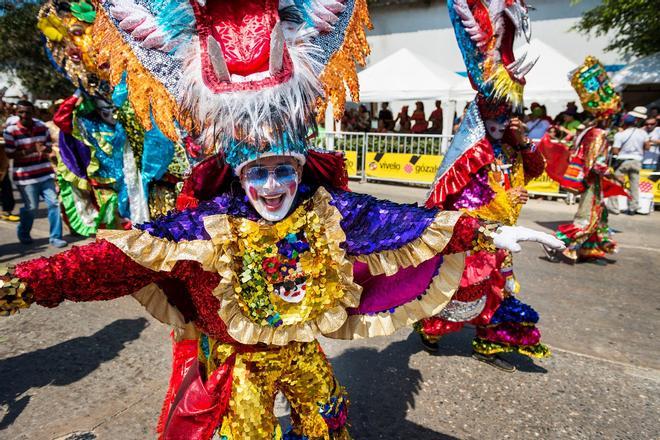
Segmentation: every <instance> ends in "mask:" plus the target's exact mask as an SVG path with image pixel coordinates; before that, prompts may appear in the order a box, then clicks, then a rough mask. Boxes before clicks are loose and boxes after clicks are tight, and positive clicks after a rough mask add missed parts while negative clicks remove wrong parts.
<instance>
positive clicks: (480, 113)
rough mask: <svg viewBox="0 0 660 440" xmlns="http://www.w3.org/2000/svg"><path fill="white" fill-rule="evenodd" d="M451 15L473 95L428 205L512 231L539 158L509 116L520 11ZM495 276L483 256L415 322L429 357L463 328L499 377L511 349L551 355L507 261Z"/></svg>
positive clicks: (464, 4)
mask: <svg viewBox="0 0 660 440" xmlns="http://www.w3.org/2000/svg"><path fill="white" fill-rule="evenodd" d="M448 7H449V14H450V17H451V20H452V23H453V25H454V30H455V32H456V37H457V40H458V43H459V46H460V49H461V52H462V54H463V58H464V60H465V64H466V66H467V69H468V75H469V78H470V81H471V83H472V85H473V87H474V88H475V89H476V90H477V92H478V94H477V97H476V99H475V100H474V101H473V102H472V104H471V105H470V107H469V108H468V110H467V113H466V115H465V118H464V119H463V122H462V124H461V126H460V127H459V130H458V133H456V136H455V137H454V139H453V141H452V143H451V146H450V147H449V150H448V151H447V154H446V155H445V158H444V160H443V163H442V164H441V166H440V169H439V171H438V176H437V177H436V181H435V182H434V184H433V185H432V187H431V192H430V194H429V197H428V200H427V202H426V206H428V207H434V206H436V207H442V208H444V209H458V210H464V211H466V212H468V213H469V214H470V215H471V216H474V217H476V218H479V219H482V220H490V221H497V222H500V223H502V224H505V225H515V223H516V222H517V220H518V215H519V214H520V210H521V208H522V205H523V204H524V203H526V201H527V198H528V195H527V190H526V189H525V185H526V184H527V182H528V181H529V180H530V179H533V178H535V177H538V176H540V175H541V174H542V173H543V169H544V166H545V163H544V160H543V157H542V155H541V154H540V153H539V152H538V151H537V150H536V147H535V146H534V144H532V143H531V142H530V140H529V139H527V137H526V136H525V127H524V124H523V123H522V122H521V121H520V120H519V119H518V118H516V117H515V116H513V114H514V113H515V112H516V111H518V110H519V109H521V108H522V94H523V87H524V84H525V79H524V76H525V74H526V73H527V72H528V71H529V70H530V69H531V68H532V67H533V66H534V64H535V62H536V60H531V61H528V62H527V63H525V58H526V54H525V55H523V56H521V57H520V58H518V59H515V57H514V54H513V44H514V39H515V37H516V36H519V35H524V37H525V38H526V40H527V42H529V40H530V38H531V31H530V28H529V19H528V16H527V8H526V6H525V4H524V2H521V1H507V2H504V1H498V0H491V1H486V2H484V1H481V0H454V1H449V2H448ZM497 259H498V263H499V264H500V265H501V271H500V274H499V276H494V277H491V278H490V279H489V280H487V281H484V282H481V283H473V282H472V277H473V276H475V274H479V273H480V267H479V265H480V264H481V262H482V261H483V259H482V258H476V259H475V260H474V264H469V265H468V270H467V271H466V272H465V274H464V276H463V278H464V279H463V281H462V282H461V288H460V289H459V290H458V292H457V293H456V295H455V296H454V298H453V299H452V301H451V302H450V304H449V306H448V307H446V308H445V309H444V310H443V312H442V313H441V314H440V315H438V316H435V317H433V318H430V319H426V320H424V321H421V322H419V323H418V324H417V325H416V328H417V330H418V331H419V332H420V333H421V338H422V343H423V345H424V347H425V349H427V350H428V351H432V352H435V351H437V350H438V339H439V338H440V337H441V336H442V335H444V334H447V333H450V332H455V331H458V330H460V329H461V328H462V327H463V325H464V324H465V323H466V322H471V323H473V324H475V325H476V326H477V335H476V338H475V339H474V341H473V343H472V346H473V350H474V351H473V354H474V356H475V357H476V358H477V359H479V360H482V361H485V362H487V363H489V364H491V365H494V366H496V367H498V368H501V369H504V370H506V371H514V370H515V368H514V366H513V365H511V364H510V363H509V362H507V361H505V360H504V359H502V358H500V357H499V356H497V354H498V353H502V352H511V351H515V352H518V353H521V354H524V355H528V356H534V357H545V356H548V354H549V350H548V348H547V347H546V346H545V345H543V344H542V343H541V342H540V333H539V330H538V329H537V328H536V327H535V324H536V322H537V321H538V319H539V318H538V314H537V313H536V312H535V311H534V310H533V309H532V308H531V307H529V306H528V305H526V304H524V303H522V302H521V301H519V300H518V299H517V298H516V297H515V296H514V294H515V293H517V292H518V289H519V286H518V283H517V282H516V280H515V277H514V275H513V265H512V261H511V254H510V253H508V252H505V251H502V252H499V253H498V255H497Z"/></svg>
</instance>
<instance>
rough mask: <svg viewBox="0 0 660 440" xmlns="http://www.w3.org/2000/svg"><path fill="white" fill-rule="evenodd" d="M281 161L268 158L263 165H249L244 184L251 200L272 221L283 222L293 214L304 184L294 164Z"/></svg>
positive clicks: (262, 214)
mask: <svg viewBox="0 0 660 440" xmlns="http://www.w3.org/2000/svg"><path fill="white" fill-rule="evenodd" d="M277 159H278V156H271V157H268V158H265V159H264V161H263V162H261V163H259V164H256V163H255V164H254V165H252V164H251V165H246V166H245V169H244V170H242V172H241V185H242V186H243V189H244V190H245V194H247V196H248V200H249V201H250V203H251V204H252V206H253V207H254V209H255V210H256V211H257V212H258V213H259V215H260V216H261V217H262V218H263V219H264V220H268V221H270V222H277V221H280V220H282V219H283V218H284V217H286V215H287V214H288V213H289V211H290V210H291V205H293V201H294V200H295V198H296V193H297V192H298V183H299V181H300V178H299V176H298V172H297V171H296V167H295V166H294V165H292V162H291V161H281V160H280V161H278V160H277ZM279 159H281V157H279ZM293 161H294V162H295V159H294V160H293Z"/></svg>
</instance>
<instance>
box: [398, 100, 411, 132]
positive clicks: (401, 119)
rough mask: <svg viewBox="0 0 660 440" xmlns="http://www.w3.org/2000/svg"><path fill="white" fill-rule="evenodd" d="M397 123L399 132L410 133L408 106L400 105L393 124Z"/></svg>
mask: <svg viewBox="0 0 660 440" xmlns="http://www.w3.org/2000/svg"><path fill="white" fill-rule="evenodd" d="M397 122H398V123H399V132H400V133H410V116H409V115H408V106H407V105H404V106H403V107H401V111H400V112H399V114H398V115H396V119H395V120H394V124H395V125H396V123H397Z"/></svg>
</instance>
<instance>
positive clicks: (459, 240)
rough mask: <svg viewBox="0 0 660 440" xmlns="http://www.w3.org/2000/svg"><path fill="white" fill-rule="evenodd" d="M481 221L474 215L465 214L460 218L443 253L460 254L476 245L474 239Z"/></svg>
mask: <svg viewBox="0 0 660 440" xmlns="http://www.w3.org/2000/svg"><path fill="white" fill-rule="evenodd" d="M479 225H480V222H479V220H477V219H476V218H474V217H470V216H469V215H463V216H461V218H459V219H458V221H457V222H456V224H455V225H454V233H453V235H452V236H451V239H450V240H449V243H447V246H445V248H444V249H443V250H442V254H444V255H449V254H458V253H460V252H466V251H469V250H471V249H472V248H473V247H474V245H473V244H472V241H473V240H474V237H475V235H476V234H477V229H479Z"/></svg>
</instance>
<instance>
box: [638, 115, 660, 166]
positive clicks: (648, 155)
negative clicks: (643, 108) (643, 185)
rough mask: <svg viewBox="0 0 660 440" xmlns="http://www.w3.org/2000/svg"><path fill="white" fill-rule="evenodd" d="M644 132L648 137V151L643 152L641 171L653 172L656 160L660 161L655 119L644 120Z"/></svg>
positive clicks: (659, 146)
mask: <svg viewBox="0 0 660 440" xmlns="http://www.w3.org/2000/svg"><path fill="white" fill-rule="evenodd" d="M644 130H645V131H646V133H648V135H649V139H648V141H647V142H648V144H649V146H648V149H647V150H646V151H644V159H642V169H645V170H655V169H657V166H658V159H660V127H658V121H657V119H656V118H646V121H645V122H644Z"/></svg>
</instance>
